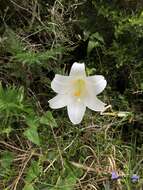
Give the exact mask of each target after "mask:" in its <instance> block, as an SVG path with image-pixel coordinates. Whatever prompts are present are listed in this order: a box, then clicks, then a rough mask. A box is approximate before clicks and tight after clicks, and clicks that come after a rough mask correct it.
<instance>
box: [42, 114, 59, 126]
mask: <svg viewBox="0 0 143 190" xmlns="http://www.w3.org/2000/svg"><path fill="white" fill-rule="evenodd" d="M40 123H41V124H44V125H50V126H52V127H57V123H56V121H55V119H54V117H53V116H52V113H51V112H50V111H47V112H46V113H45V114H44V115H43V116H42V117H41V118H40Z"/></svg>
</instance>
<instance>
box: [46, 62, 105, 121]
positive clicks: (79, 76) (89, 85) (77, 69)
mask: <svg viewBox="0 0 143 190" xmlns="http://www.w3.org/2000/svg"><path fill="white" fill-rule="evenodd" d="M106 84H107V82H106V80H105V78H104V77H103V76H102V75H94V76H86V73H85V65H84V63H76V62H75V63H74V64H73V65H72V67H71V71H70V75H69V76H63V75H59V74H56V75H55V78H54V79H53V81H52V83H51V88H52V89H53V90H54V91H55V92H56V93H57V95H56V96H55V97H54V98H52V99H51V100H49V105H50V107H51V108H53V109H58V108H62V107H65V106H67V111H68V115H69V118H70V120H71V122H72V123H73V124H79V123H80V122H81V120H82V118H83V116H84V113H85V110H86V107H88V108H89V109H91V110H94V111H99V112H102V111H104V110H105V105H106V104H105V103H103V102H102V101H100V100H99V99H98V98H97V97H96V95H98V94H100V93H101V92H102V91H103V90H104V88H105V87H106Z"/></svg>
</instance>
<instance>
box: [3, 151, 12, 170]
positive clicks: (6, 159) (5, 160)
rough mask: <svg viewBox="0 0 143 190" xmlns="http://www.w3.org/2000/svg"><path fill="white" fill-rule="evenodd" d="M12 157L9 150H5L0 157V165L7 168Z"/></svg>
mask: <svg viewBox="0 0 143 190" xmlns="http://www.w3.org/2000/svg"><path fill="white" fill-rule="evenodd" d="M13 159H14V156H13V154H12V153H11V152H9V151H5V152H4V153H3V154H2V157H1V166H2V167H3V168H5V169H9V168H10V165H11V164H12V161H13Z"/></svg>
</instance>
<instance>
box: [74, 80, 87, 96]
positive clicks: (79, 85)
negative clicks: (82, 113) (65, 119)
mask: <svg viewBox="0 0 143 190" xmlns="http://www.w3.org/2000/svg"><path fill="white" fill-rule="evenodd" d="M84 91H85V81H84V80H83V79H77V80H76V81H74V93H73V94H74V96H76V97H81V96H82V95H83V93H84Z"/></svg>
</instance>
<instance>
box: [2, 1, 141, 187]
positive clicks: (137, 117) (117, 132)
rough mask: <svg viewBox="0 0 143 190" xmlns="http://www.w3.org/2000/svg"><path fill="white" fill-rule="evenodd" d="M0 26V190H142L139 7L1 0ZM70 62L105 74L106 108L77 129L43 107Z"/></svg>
mask: <svg viewBox="0 0 143 190" xmlns="http://www.w3.org/2000/svg"><path fill="white" fill-rule="evenodd" d="M0 23H1V24H0V35H1V37H0V81H1V84H0V135H1V137H0V189H4V190H21V189H22V190H47V189H50V190H74V189H85V190H86V189H100V190H102V189H106V190H107V189H122V190H125V189H127V190H131V189H137V190H138V189H141V188H142V185H143V179H142V176H143V169H142V168H143V160H142V156H143V146H142V144H143V129H142V125H143V119H142V118H143V114H142V111H143V98H142V97H143V77H142V76H143V54H142V52H143V43H142V42H143V3H142V1H141V0H138V1H136V0H135V1H131V0H115V1H108V0H107V1H103V0H99V1H96V0H84V1H82V0H72V1H69V0H68V1H67V0H58V1H52V0H51V1H41V0H39V1H37V0H32V1H28V0H26V1H24V0H22V1H18V0H15V1H14V0H10V1H8V0H5V1H4V2H0ZM75 61H77V62H85V63H86V67H87V73H88V74H95V73H96V74H101V75H104V76H105V78H106V79H107V81H108V85H107V88H106V91H105V93H104V94H102V95H101V98H102V99H104V102H107V104H111V105H112V108H111V109H108V110H107V111H106V113H103V115H102V116H100V115H99V114H96V113H93V112H91V111H89V110H88V112H87V113H86V115H85V117H84V120H83V122H82V123H81V124H80V125H78V126H72V124H71V123H70V122H69V121H68V118H67V115H66V112H65V110H64V109H63V110H57V111H53V112H52V111H51V110H50V108H49V106H48V100H49V99H51V97H53V92H52V91H51V87H50V83H51V80H52V79H53V77H54V75H55V74H56V73H59V74H68V72H69V70H70V67H71V65H72V63H73V62H75ZM128 113H131V114H128ZM126 116H127V117H126ZM112 171H116V172H117V173H118V174H119V175H121V176H122V178H121V179H119V180H118V181H113V180H111V172H112ZM133 174H137V175H139V176H140V180H139V182H136V183H133V182H132V181H131V179H130V177H131V176H132V175H133Z"/></svg>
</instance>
